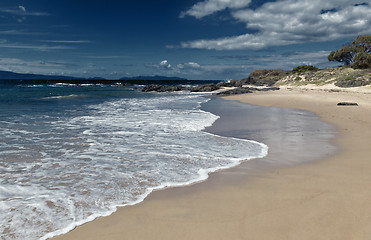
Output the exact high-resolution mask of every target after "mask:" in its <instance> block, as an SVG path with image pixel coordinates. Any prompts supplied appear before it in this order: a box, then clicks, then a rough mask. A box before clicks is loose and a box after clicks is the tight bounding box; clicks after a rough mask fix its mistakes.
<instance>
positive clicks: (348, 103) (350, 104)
mask: <svg viewBox="0 0 371 240" xmlns="http://www.w3.org/2000/svg"><path fill="white" fill-rule="evenodd" d="M337 105H338V106H358V103H355V102H339V103H338V104H337Z"/></svg>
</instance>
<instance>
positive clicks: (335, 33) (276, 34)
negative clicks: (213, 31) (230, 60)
mask: <svg viewBox="0 0 371 240" xmlns="http://www.w3.org/2000/svg"><path fill="white" fill-rule="evenodd" d="M201 3H202V2H201ZM196 5H197V4H196ZM196 5H195V6H196ZM200 16H201V15H200ZM232 16H233V17H234V18H235V19H236V20H238V21H240V22H243V23H245V24H246V28H247V29H248V30H249V32H251V30H254V31H255V32H256V33H246V34H243V35H239V36H230V37H224V38H219V39H201V40H195V41H188V42H183V43H181V47H183V48H199V49H216V50H232V49H261V48H264V47H268V46H282V45H289V44H295V43H305V42H321V41H332V40H337V39H342V38H350V37H356V36H357V35H362V34H370V33H371V29H370V26H371V6H370V4H361V5H357V4H356V5H355V4H354V3H352V1H348V0H327V1H322V0H301V1H297V0H278V1H276V2H268V3H266V4H264V5H262V6H261V7H260V8H258V9H256V10H251V9H234V10H232Z"/></svg>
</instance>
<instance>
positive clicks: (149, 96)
mask: <svg viewBox="0 0 371 240" xmlns="http://www.w3.org/2000/svg"><path fill="white" fill-rule="evenodd" d="M207 95H208V94H207V93H203V94H192V93H184V92H181V93H161V94H160V93H142V92H140V89H136V88H134V87H125V86H121V85H107V86H105V85H99V84H79V85H75V84H67V83H53V84H49V85H47V84H46V85H43V84H38V85H28V84H25V83H23V84H20V85H19V84H1V83H0V239H7V240H8V239H47V238H49V237H52V236H55V235H59V234H62V233H66V232H68V231H70V230H71V229H73V228H74V227H76V226H78V225H81V224H83V223H85V222H88V221H91V220H93V219H95V218H97V217H99V216H106V215H109V214H111V213H112V212H114V211H115V210H116V208H117V207H118V206H125V205H132V204H136V203H139V202H141V201H143V199H144V198H145V197H146V196H147V195H148V194H149V193H150V192H152V191H153V190H156V189H162V188H166V187H172V186H183V185H188V184H191V183H194V182H198V181H202V180H205V179H206V178H207V177H208V173H210V172H213V171H217V170H220V169H225V168H230V167H233V166H236V165H238V164H239V163H240V162H241V161H244V160H249V159H253V158H259V157H263V156H265V155H266V154H267V151H268V147H267V146H266V145H264V144H263V143H259V142H255V141H249V140H243V139H236V138H233V137H222V136H218V135H214V134H210V133H207V132H205V131H203V130H204V129H205V128H206V127H208V126H211V125H212V124H213V123H214V122H215V121H216V120H217V119H218V118H219V116H217V115H215V114H212V113H210V112H206V111H204V110H202V109H201V105H202V104H203V103H206V102H208V101H210V99H209V98H208V97H207Z"/></svg>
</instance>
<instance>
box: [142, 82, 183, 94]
mask: <svg viewBox="0 0 371 240" xmlns="http://www.w3.org/2000/svg"><path fill="white" fill-rule="evenodd" d="M184 89H185V88H184V87H181V86H167V85H158V84H150V85H147V86H144V87H143V88H142V92H176V91H182V90H184Z"/></svg>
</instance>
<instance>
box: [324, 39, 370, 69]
mask: <svg viewBox="0 0 371 240" xmlns="http://www.w3.org/2000/svg"><path fill="white" fill-rule="evenodd" d="M328 60H329V61H337V62H341V63H344V64H345V65H350V66H351V67H353V68H371V36H367V35H363V36H358V37H357V38H356V39H355V40H354V41H353V42H352V43H351V44H346V45H344V46H343V47H341V48H340V49H339V50H337V51H335V52H331V53H330V55H328Z"/></svg>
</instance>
